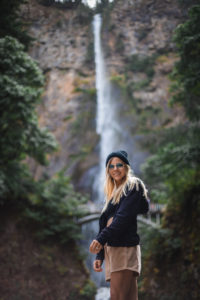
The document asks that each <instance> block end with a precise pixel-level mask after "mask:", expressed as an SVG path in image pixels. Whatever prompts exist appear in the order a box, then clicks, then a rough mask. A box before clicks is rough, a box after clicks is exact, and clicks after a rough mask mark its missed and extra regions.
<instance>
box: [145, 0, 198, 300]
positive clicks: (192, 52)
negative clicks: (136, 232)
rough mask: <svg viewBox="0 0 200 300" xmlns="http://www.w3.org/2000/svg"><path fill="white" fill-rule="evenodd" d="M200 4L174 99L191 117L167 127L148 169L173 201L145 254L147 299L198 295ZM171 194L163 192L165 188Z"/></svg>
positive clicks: (183, 34) (180, 32) (179, 41)
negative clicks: (184, 121) (175, 125)
mask: <svg viewBox="0 0 200 300" xmlns="http://www.w3.org/2000/svg"><path fill="white" fill-rule="evenodd" d="M199 25H200V6H199V5H194V6H193V7H191V8H190V10H189V16H188V20H187V21H186V22H185V23H184V24H181V25H179V26H178V27H177V29H176V32H175V35H174V40H175V42H176V45H177V49H178V54H179V60H178V62H177V63H176V64H175V67H174V70H173V72H172V75H171V78H172V79H173V85H172V91H173V97H172V103H174V102H179V103H181V105H183V107H184V109H185V112H186V115H187V116H188V121H187V122H186V123H185V124H184V125H180V126H177V127H175V128H171V129H170V130H166V131H167V132H166V131H165V138H164V139H162V142H161V143H160V144H159V145H157V146H156V147H159V151H156V149H155V148H154V151H155V152H157V153H156V154H154V156H152V157H151V158H150V159H149V160H148V162H147V164H146V166H145V168H144V171H145V172H144V173H145V174H146V178H147V180H148V181H151V183H152V185H153V186H154V189H155V190H156V192H155V195H157V198H159V197H162V198H164V199H165V202H166V203H167V208H166V212H165V214H164V219H163V223H162V227H161V229H160V230H159V231H157V232H154V237H153V238H152V236H151V242H150V247H149V249H148V252H147V254H146V257H145V263H144V279H143V286H142V293H143V297H144V299H149V298H150V299H155V300H156V299H159V300H160V299H163V300H164V299H169V298H170V299H174V300H179V299H183V298H184V299H198V298H199V288H200V284H199V276H200V268H199V265H200V254H199V253H200V252H199V250H200V238H199V234H198V232H199V229H200V221H199V213H200V198H199V193H200V188H199V187H200V159H199V157H200V147H199V143H198V141H199V140H200V128H199V120H200V111H199V91H200V75H199V67H200V66H199V60H200V51H199V45H200V34H199ZM163 186H164V190H165V194H164V196H163V194H162V193H161V192H162V191H163Z"/></svg>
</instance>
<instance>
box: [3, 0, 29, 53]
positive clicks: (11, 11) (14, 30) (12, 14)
mask: <svg viewBox="0 0 200 300" xmlns="http://www.w3.org/2000/svg"><path fill="white" fill-rule="evenodd" d="M23 3H26V1H25V0H9V1H7V0H1V10H0V38H3V37H5V36H7V35H9V36H12V37H15V38H16V39H18V40H19V41H20V42H21V43H22V44H24V45H25V46H26V48H27V47H28V45H29V43H30V41H31V40H32V38H31V37H30V36H29V35H28V34H27V32H26V31H25V30H24V24H23V22H22V21H21V19H20V18H19V16H18V14H19V9H20V5H21V4H23Z"/></svg>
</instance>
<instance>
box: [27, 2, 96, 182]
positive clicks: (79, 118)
mask: <svg viewBox="0 0 200 300" xmlns="http://www.w3.org/2000/svg"><path fill="white" fill-rule="evenodd" d="M21 14H22V18H23V19H24V20H25V21H26V22H27V23H28V28H29V33H30V35H31V36H32V37H33V38H34V42H33V44H32V46H31V48H30V51H29V53H30V55H31V56H32V57H33V58H34V59H35V60H37V62H38V64H39V66H40V67H41V68H42V70H43V72H44V73H45V76H46V85H45V91H44V94H43V97H42V103H41V105H40V107H39V108H38V115H39V123H40V125H41V126H42V127H46V128H48V129H49V131H50V132H52V133H53V134H54V136H55V138H56V140H57V142H58V150H57V152H55V153H54V154H53V155H51V156H50V157H49V161H50V163H49V166H48V167H47V168H46V167H41V166H39V165H38V164H36V163H35V162H34V161H31V160H29V164H30V166H31V169H32V172H33V173H34V176H35V178H36V179H38V178H40V177H41V176H42V175H43V174H44V173H46V174H48V175H49V176H52V175H53V174H54V173H56V172H58V171H61V170H64V171H65V174H67V175H70V176H71V177H72V178H73V179H74V182H76V183H77V181H78V180H79V179H80V178H81V176H82V173H83V172H84V171H85V170H86V169H88V168H89V167H91V166H92V165H94V164H96V163H97V155H96V154H95V151H94V149H95V147H96V144H97V142H98V136H97V135H96V133H95V110H96V91H95V79H94V66H93V34H92V25H91V21H92V20H91V12H90V11H89V10H88V9H87V8H85V7H84V6H79V8H77V9H74V10H73V9H71V10H67V9H59V8H56V7H51V6H48V7H45V6H42V5H41V4H39V3H38V2H37V1H36V0H30V1H29V2H28V4H25V5H24V6H23V8H22V12H21ZM88 155H89V156H90V159H87V156H88Z"/></svg>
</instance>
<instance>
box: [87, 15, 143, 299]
mask: <svg viewBox="0 0 200 300" xmlns="http://www.w3.org/2000/svg"><path fill="white" fill-rule="evenodd" d="M93 30H94V51H95V66H96V89H97V112H96V130H97V133H98V134H99V135H100V144H99V166H98V167H97V168H95V169H94V170H92V171H91V173H92V176H93V177H94V184H93V201H94V202H95V204H96V205H97V206H99V207H100V208H102V207H103V202H104V195H103V182H104V178H105V160H106V157H107V155H108V154H109V153H110V152H112V151H114V150H119V149H122V150H126V151H127V152H128V153H129V159H130V161H134V162H135V163H134V170H135V171H136V173H137V172H138V171H139V166H140V164H141V163H142V162H143V161H144V160H145V158H146V156H148V153H146V152H144V151H142V150H141V149H140V147H139V143H138V140H139V139H140V138H141V137H140V136H138V135H134V136H133V133H132V128H133V125H134V124H133V123H132V120H130V118H126V113H127V110H128V107H127V106H126V103H125V101H124V99H123V97H122V95H121V92H120V89H119V88H117V87H116V86H114V85H112V84H111V83H110V80H109V77H108V74H107V72H106V67H105V60H104V55H103V49H102V45H101V15H99V14H96V15H95V16H94V20H93ZM82 232H83V235H84V236H85V241H84V244H85V248H86V249H87V252H88V247H89V244H90V243H91V241H92V240H93V239H94V238H95V236H96V234H97V232H98V222H97V221H93V222H90V223H89V224H85V225H83V226H82ZM94 259H95V256H94V255H92V254H88V256H87V261H86V264H87V267H88V269H89V270H90V274H91V278H92V280H93V281H94V282H95V283H96V285H97V287H98V288H99V289H98V293H97V295H96V300H108V299H110V298H109V288H108V284H106V282H105V276H104V272H103V273H96V272H94V271H93V267H92V264H93V261H94ZM101 287H104V289H102V288H101Z"/></svg>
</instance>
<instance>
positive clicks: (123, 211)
mask: <svg viewBox="0 0 200 300" xmlns="http://www.w3.org/2000/svg"><path fill="white" fill-rule="evenodd" d="M142 196H143V191H142V187H141V185H139V190H138V191H137V190H136V188H135V187H134V188H133V189H132V190H131V191H130V192H129V193H128V194H127V196H124V198H123V199H122V200H121V201H122V202H121V204H120V206H119V209H118V210H117V213H116V215H115V217H114V219H113V222H112V223H111V224H110V226H108V227H105V228H104V229H103V230H102V231H101V232H100V233H99V234H98V236H97V238H96V239H97V241H98V242H99V243H100V244H101V245H105V243H106V242H107V241H109V239H110V238H111V237H113V238H115V237H116V238H117V237H118V236H119V235H121V234H123V233H124V232H125V231H126V229H127V228H128V226H130V224H131V223H132V219H133V218H136V216H137V214H139V213H145V212H147V211H148V207H149V204H148V200H147V199H146V197H145V196H143V197H142Z"/></svg>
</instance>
